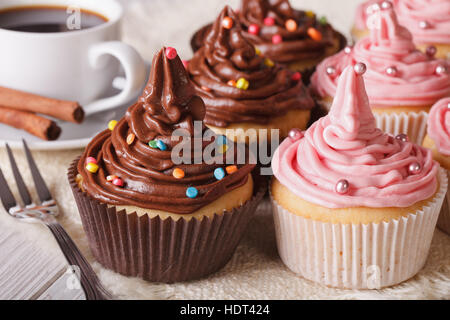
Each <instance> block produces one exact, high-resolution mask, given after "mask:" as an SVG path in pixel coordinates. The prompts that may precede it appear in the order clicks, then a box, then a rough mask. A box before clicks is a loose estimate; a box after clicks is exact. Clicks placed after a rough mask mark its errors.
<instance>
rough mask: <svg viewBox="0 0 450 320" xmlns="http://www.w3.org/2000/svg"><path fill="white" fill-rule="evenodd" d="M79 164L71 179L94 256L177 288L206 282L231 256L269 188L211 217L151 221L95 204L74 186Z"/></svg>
mask: <svg viewBox="0 0 450 320" xmlns="http://www.w3.org/2000/svg"><path fill="white" fill-rule="evenodd" d="M77 162H78V160H76V161H75V162H74V163H73V164H72V166H71V167H70V169H69V173H68V177H69V182H70V186H71V188H72V192H73V195H74V197H75V201H76V203H77V206H78V209H79V213H80V216H81V220H82V223H83V228H84V230H85V232H86V235H87V237H88V241H89V246H90V248H91V251H92V253H93V255H94V257H95V258H96V259H97V260H98V261H99V262H100V263H101V264H102V265H103V266H104V267H106V268H108V269H111V270H113V271H115V272H118V273H120V274H123V275H126V276H132V277H140V278H143V279H145V280H148V281H153V282H165V283H173V282H180V281H188V280H194V279H199V278H202V277H205V276H207V275H209V274H211V273H213V272H215V271H217V270H219V269H220V268H222V267H223V266H224V265H225V264H226V263H227V262H228V261H229V260H230V258H231V257H232V255H233V253H234V251H235V249H236V247H237V245H238V243H239V241H240V239H241V237H242V235H243V234H244V232H245V229H246V227H247V225H248V223H249V222H250V220H251V219H252V217H253V215H254V212H255V210H256V207H257V205H258V204H259V202H260V201H261V199H262V198H263V196H264V193H265V190H266V188H267V186H266V185H265V184H263V183H259V184H258V186H259V187H258V189H257V191H255V192H254V195H253V197H252V199H250V200H249V201H247V202H246V203H245V204H244V205H242V206H241V207H239V208H235V209H233V210H232V211H226V212H224V213H222V214H215V215H214V216H213V217H212V218H208V217H203V219H201V220H200V219H195V218H192V219H190V220H186V219H184V218H180V219H178V220H177V221H174V220H173V219H171V218H168V219H160V218H159V217H154V218H150V217H149V216H148V215H143V216H138V215H137V214H136V213H135V212H133V213H127V212H126V211H125V210H121V211H117V210H116V207H115V206H107V205H106V204H104V203H100V202H99V201H97V200H95V199H92V198H91V197H89V196H88V195H87V194H86V193H85V192H82V191H81V190H80V188H79V186H78V184H77V183H76V182H75V177H76V175H77V168H76V164H77Z"/></svg>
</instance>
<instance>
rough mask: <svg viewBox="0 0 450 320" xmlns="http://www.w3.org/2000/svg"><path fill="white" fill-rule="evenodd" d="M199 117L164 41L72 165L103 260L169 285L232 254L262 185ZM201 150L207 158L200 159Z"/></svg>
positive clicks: (198, 102) (199, 105)
mask: <svg viewBox="0 0 450 320" xmlns="http://www.w3.org/2000/svg"><path fill="white" fill-rule="evenodd" d="M204 115H205V106H204V103H203V101H202V99H201V98H200V97H198V96H197V95H196V94H195V90H194V88H193V86H192V84H191V83H190V81H189V76H188V74H187V72H186V71H185V68H184V66H183V64H182V62H181V60H180V58H179V57H178V55H177V53H176V50H175V49H173V48H163V49H162V50H161V51H159V52H158V53H157V54H156V55H155V57H154V59H153V63H152V68H151V74H150V79H149V82H148V84H147V86H146V88H145V90H144V92H143V93H142V95H141V97H140V98H139V100H138V101H137V102H136V103H135V104H134V105H132V106H131V107H130V108H129V109H128V111H127V113H126V116H125V117H124V118H122V119H121V120H120V121H118V123H117V124H116V125H115V126H111V128H110V129H111V130H105V131H103V132H101V133H99V134H98V135H97V136H96V137H94V138H93V140H92V141H91V142H90V143H89V145H88V146H87V147H86V150H85V151H84V153H83V154H82V156H81V158H80V159H79V160H77V161H76V162H74V164H73V165H72V166H71V168H70V170H69V180H70V184H71V187H72V191H73V194H74V197H75V200H76V203H77V205H78V209H79V211H80V215H81V219H82V223H83V227H84V229H85V231H86V234H87V237H88V240H89V245H90V248H91V250H92V252H93V255H94V256H95V258H96V259H97V260H98V261H99V262H100V263H101V264H102V265H104V266H105V267H106V268H109V269H112V270H114V271H116V272H119V273H121V274H124V275H127V276H137V277H141V278H143V279H145V280H149V281H155V282H168V283H171V282H179V281H188V280H193V279H198V278H201V277H205V276H207V275H208V274H210V273H213V272H215V271H217V270H218V269H220V268H221V267H223V266H224V265H225V264H226V263H227V262H228V260H229V259H230V258H231V256H232V255H233V252H234V250H235V248H236V246H237V245H238V243H239V240H240V238H241V237H242V235H243V234H244V231H245V229H246V226H247V225H248V223H249V221H250V219H251V218H252V217H253V213H254V210H255V208H256V206H257V204H258V203H259V201H260V200H261V199H262V197H263V195H264V193H265V188H266V186H264V185H262V184H260V187H258V188H257V187H255V185H256V184H254V180H253V178H252V175H251V174H252V170H253V169H254V167H255V165H254V164H249V162H248V161H247V162H244V163H242V164H241V163H230V159H231V160H236V158H237V148H229V149H228V150H226V152H225V153H223V152H221V151H220V150H221V149H220V148H219V145H222V144H223V143H224V141H223V139H219V140H220V141H219V140H218V138H217V137H216V138H215V139H211V140H210V141H205V140H206V139H202V137H203V134H206V130H207V128H206V126H205V125H204V124H203V122H202V119H203V117H204ZM176 130H183V132H179V136H178V138H177V136H175V133H174V132H175V131H176ZM197 134H199V135H200V136H199V137H200V138H196V135H197ZM180 135H182V137H183V138H180ZM187 138H190V139H187ZM222 138H223V137H222ZM186 139H187V141H186ZM195 139H201V141H199V142H198V143H196V142H193V140H195ZM183 141H184V142H187V144H185V143H184V142H183ZM195 141H197V140H195ZM182 142H183V145H181V143H182ZM219 142H221V143H219ZM187 145H193V147H192V148H191V152H189V150H188V149H186V150H187V153H183V154H180V157H178V156H177V155H178V154H179V153H178V152H180V153H181V151H180V149H179V147H181V146H184V147H185V148H188V147H187ZM196 145H197V148H196ZM227 145H230V144H227ZM230 146H231V145H230ZM207 148H208V149H209V150H210V153H211V156H213V158H212V159H210V160H211V161H206V159H205V158H200V160H201V161H198V160H197V158H198V155H199V154H200V155H205V152H206V151H205V150H206V149H207ZM176 150H178V151H176ZM230 154H231V155H230ZM174 156H175V158H173V157H174ZM230 156H231V158H230ZM186 157H187V158H186ZM182 159H184V161H181V160H182ZM225 163H227V164H225Z"/></svg>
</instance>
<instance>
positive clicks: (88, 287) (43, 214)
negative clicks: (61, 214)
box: [0, 140, 113, 300]
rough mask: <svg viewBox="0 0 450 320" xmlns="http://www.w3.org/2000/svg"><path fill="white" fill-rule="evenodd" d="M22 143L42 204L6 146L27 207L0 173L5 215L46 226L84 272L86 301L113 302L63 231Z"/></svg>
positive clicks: (71, 262)
mask: <svg viewBox="0 0 450 320" xmlns="http://www.w3.org/2000/svg"><path fill="white" fill-rule="evenodd" d="M22 141H23V146H24V150H25V154H26V157H27V161H28V165H29V167H30V170H31V175H32V177H33V181H34V185H35V187H36V191H37V194H38V197H39V200H40V202H41V203H40V204H36V203H34V202H33V200H32V199H31V196H30V193H29V192H28V189H27V187H26V185H25V183H24V181H23V179H22V175H21V174H20V172H19V169H18V168H17V164H16V161H15V159H14V156H13V153H12V152H11V149H10V147H9V146H8V144H6V150H7V152H8V157H9V161H10V163H11V168H12V171H13V174H14V179H15V180H16V183H17V188H18V190H19V193H20V197H21V198H22V200H23V203H24V206H20V204H18V203H17V201H16V200H15V198H14V196H13V194H12V192H11V189H10V188H9V187H8V184H7V182H6V179H5V177H4V175H3V173H2V171H1V169H0V199H1V201H2V203H3V206H4V207H5V209H6V212H8V213H9V214H10V215H11V216H12V217H14V218H17V219H20V220H21V221H24V222H31V223H43V224H44V225H46V226H47V227H48V228H49V230H50V231H51V232H52V234H53V236H54V237H55V239H56V241H57V242H58V245H59V247H60V248H61V251H62V253H63V254H64V256H65V258H66V260H67V262H68V263H69V265H70V266H77V267H78V268H79V270H80V272H81V274H80V279H79V280H80V284H81V287H82V288H83V291H84V293H85V296H86V299H87V300H112V299H113V296H112V295H111V294H110V293H108V291H107V290H106V289H105V288H104V287H103V286H102V284H101V283H100V280H99V279H98V277H97V275H96V274H95V272H94V270H92V267H91V266H90V265H89V263H88V262H87V260H86V259H85V258H84V256H83V255H82V254H81V252H80V250H79V249H78V248H77V246H76V245H75V243H74V242H73V241H72V239H71V238H70V237H69V235H68V234H67V232H66V231H65V230H64V228H63V227H62V226H61V225H60V224H59V223H58V221H57V220H56V216H57V215H58V207H57V205H56V202H55V201H54V200H53V198H52V195H51V194H50V191H49V190H48V188H47V185H46V184H45V182H44V179H42V176H41V174H40V172H39V169H38V168H37V166H36V163H35V162H34V159H33V157H32V155H31V152H30V150H29V148H28V146H27V144H26V142H25V140H22Z"/></svg>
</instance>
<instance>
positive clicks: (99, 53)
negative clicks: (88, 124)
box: [84, 41, 146, 115]
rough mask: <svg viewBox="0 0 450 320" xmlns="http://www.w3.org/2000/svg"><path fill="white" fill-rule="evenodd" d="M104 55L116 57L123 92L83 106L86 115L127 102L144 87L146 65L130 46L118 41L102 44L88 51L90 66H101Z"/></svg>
mask: <svg viewBox="0 0 450 320" xmlns="http://www.w3.org/2000/svg"><path fill="white" fill-rule="evenodd" d="M104 55H112V56H114V57H116V58H117V59H118V60H119V62H120V63H121V64H122V67H123V69H124V71H125V77H126V81H125V85H124V87H123V90H122V91H121V92H120V93H118V94H117V95H114V96H112V97H108V98H102V99H99V100H95V101H93V102H91V103H89V104H87V105H85V106H84V109H85V113H86V115H91V114H94V113H97V112H101V111H105V110H108V109H111V108H113V107H116V106H118V105H121V104H123V103H125V102H127V101H128V100H129V99H131V97H132V96H133V95H135V94H136V92H137V91H138V90H140V89H141V88H142V86H143V85H144V81H145V78H146V65H145V62H144V60H143V59H142V57H141V56H140V54H139V53H138V52H137V51H136V50H135V49H134V48H133V47H131V46H129V45H127V44H125V43H123V42H120V41H108V42H102V43H99V44H96V45H94V46H92V47H91V48H90V49H89V61H90V64H91V66H93V67H94V68H98V67H100V66H101V64H102V59H101V58H102V57H103V56H104Z"/></svg>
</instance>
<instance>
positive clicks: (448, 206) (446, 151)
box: [423, 98, 450, 234]
mask: <svg viewBox="0 0 450 320" xmlns="http://www.w3.org/2000/svg"><path fill="white" fill-rule="evenodd" d="M423 146H424V147H427V148H429V149H431V152H432V153H433V158H434V159H435V160H436V161H438V162H439V163H440V164H441V166H442V167H443V168H444V169H446V170H447V175H448V176H449V177H450V98H445V99H442V100H440V101H438V102H437V103H436V104H435V105H434V106H433V107H432V108H431V111H430V115H429V116H428V129H427V135H426V136H425V140H424V141H423ZM438 227H439V228H440V229H441V230H443V231H445V232H446V233H447V234H450V191H449V192H448V193H447V200H446V201H444V206H443V207H442V212H441V215H440V216H439V220H438Z"/></svg>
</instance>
